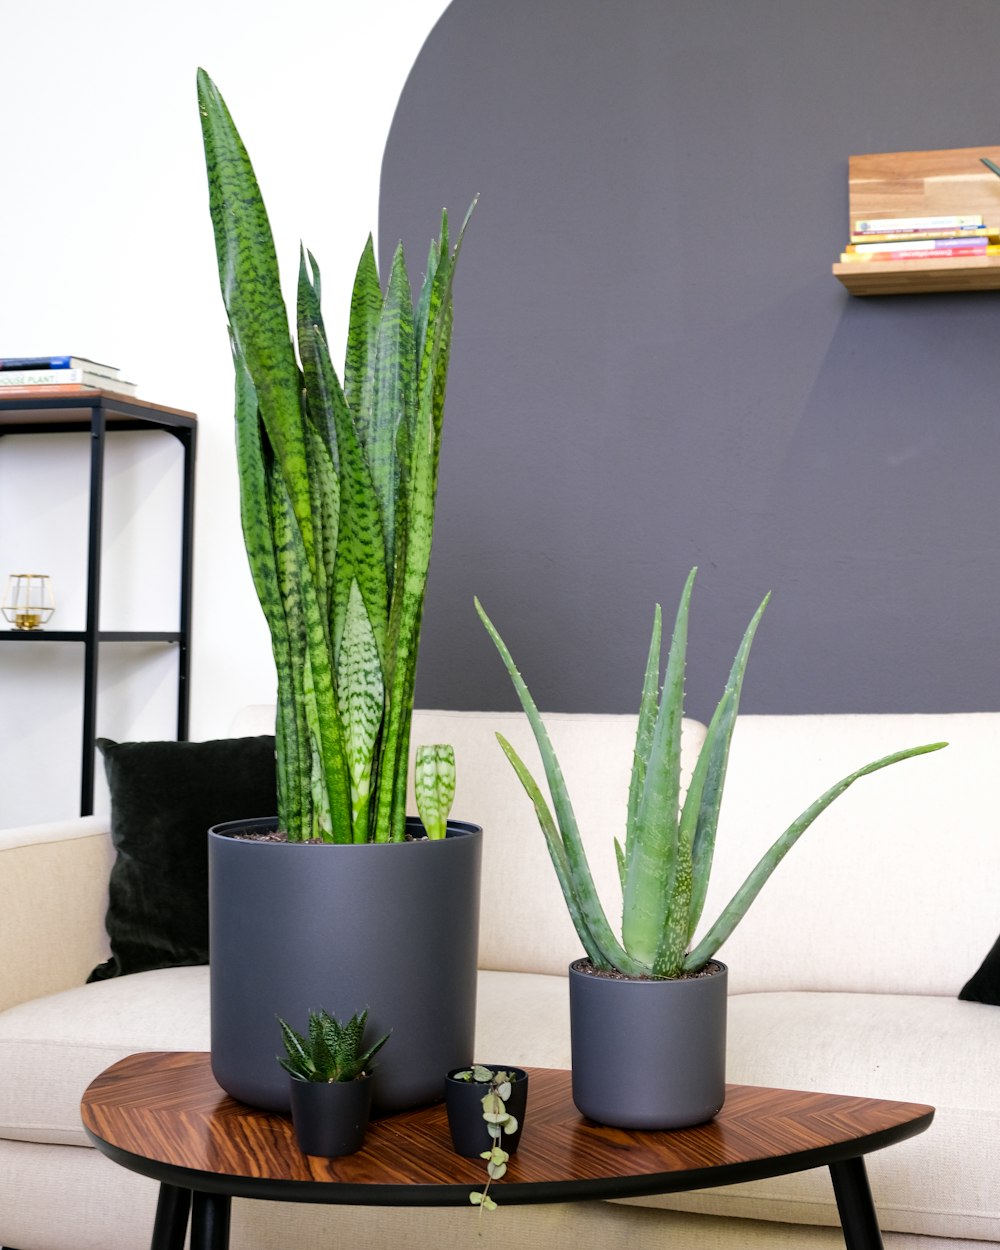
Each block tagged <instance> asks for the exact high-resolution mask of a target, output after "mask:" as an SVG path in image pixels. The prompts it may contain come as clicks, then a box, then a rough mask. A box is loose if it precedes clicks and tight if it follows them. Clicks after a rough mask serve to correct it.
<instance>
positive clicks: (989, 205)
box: [833, 147, 1000, 295]
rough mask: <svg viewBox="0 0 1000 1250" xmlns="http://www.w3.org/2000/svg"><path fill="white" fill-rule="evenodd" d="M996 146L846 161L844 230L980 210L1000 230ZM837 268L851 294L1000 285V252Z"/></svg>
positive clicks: (871, 155)
mask: <svg viewBox="0 0 1000 1250" xmlns="http://www.w3.org/2000/svg"><path fill="white" fill-rule="evenodd" d="M983 156H988V157H989V158H990V160H992V161H994V162H996V164H998V165H1000V147H978V148H942V149H936V150H931V151H926V152H873V153H869V154H867V155H862V156H852V157H851V158H850V160H849V175H850V186H849V208H848V212H849V215H850V221H849V227H848V229H849V230H853V229H854V223H855V222H856V221H864V220H868V219H871V218H873V217H925V216H942V215H952V214H956V213H978V214H980V215H981V216H982V218H983V221H984V222H985V223H986V225H987V226H988V227H989V228H990V229H991V230H995V231H1000V177H997V175H996V174H994V173H993V172H992V171H991V170H989V169H987V168H986V166H985V165H984V164H983V163H982V161H981V160H980V158H981V157H983ZM833 272H834V274H835V275H836V276H837V277H838V278H839V279H840V281H841V282H842V283H843V284H844V286H845V287H847V289H848V290H849V291H850V292H851V294H852V295H915V294H918V293H920V292H933V291H995V290H1000V256H971V257H970V256H954V257H947V258H942V259H941V260H933V259H925V260H909V261H903V260H900V261H858V262H849V261H848V262H845V261H842V262H839V263H837V264H835V265H834V266H833Z"/></svg>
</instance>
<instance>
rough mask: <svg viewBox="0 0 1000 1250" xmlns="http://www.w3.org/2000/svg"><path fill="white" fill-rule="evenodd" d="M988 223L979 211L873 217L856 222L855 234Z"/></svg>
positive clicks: (963, 226)
mask: <svg viewBox="0 0 1000 1250" xmlns="http://www.w3.org/2000/svg"><path fill="white" fill-rule="evenodd" d="M985 224H986V223H985V222H984V221H983V219H982V216H981V215H979V214H978V213H970V214H963V215H959V216H950V217H948V216H941V217H872V218H869V219H867V220H863V221H856V222H855V223H854V233H855V234H867V233H868V232H869V231H874V232H875V233H876V234H894V233H896V232H897V231H900V230H952V231H954V230H964V229H966V228H968V227H969V226H982V225H985Z"/></svg>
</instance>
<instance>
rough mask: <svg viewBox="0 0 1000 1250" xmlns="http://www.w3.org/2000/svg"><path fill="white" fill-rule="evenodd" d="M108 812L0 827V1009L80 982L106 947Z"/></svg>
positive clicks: (106, 951)
mask: <svg viewBox="0 0 1000 1250" xmlns="http://www.w3.org/2000/svg"><path fill="white" fill-rule="evenodd" d="M108 824H109V821H108V818H107V817H103V818H102V817H97V816H83V817H77V818H73V819H70V820H64V821H60V822H57V823H54V824H46V825H30V826H26V827H23V828H19V829H4V830H0V951H2V952H3V959H2V961H0V1010H4V1009H6V1008H7V1007H13V1006H14V1005H15V1004H16V1003H21V1002H26V1001H28V1000H29V999H32V998H39V997H41V996H42V995H44V994H54V993H56V992H57V991H59V990H64V989H70V988H71V987H73V986H76V985H82V984H83V983H84V981H86V979H87V976H88V974H89V973H90V971H91V969H92V968H93V967H94V966H95V965H96V964H98V963H100V962H101V961H102V960H104V959H106V958H107V957H108V954H109V947H108V939H107V934H106V932H105V929H104V916H105V912H106V911H107V905H108V878H109V876H110V873H111V865H112V862H113V860H114V850H113V848H112V846H111V834H110V833H109V831H108Z"/></svg>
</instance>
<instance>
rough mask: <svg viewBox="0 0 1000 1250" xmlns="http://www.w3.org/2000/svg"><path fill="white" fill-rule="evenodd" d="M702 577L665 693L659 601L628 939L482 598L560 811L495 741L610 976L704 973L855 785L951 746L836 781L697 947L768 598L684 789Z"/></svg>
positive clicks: (634, 782) (622, 868)
mask: <svg viewBox="0 0 1000 1250" xmlns="http://www.w3.org/2000/svg"><path fill="white" fill-rule="evenodd" d="M696 572H697V570H696V569H692V570H691V573H690V575H689V576H688V579H687V583H686V585H685V587H684V592H683V594H682V596H681V601H680V606H679V608H678V611H677V619H676V624H675V626H674V633H673V638H672V640H671V643H670V649H669V653H668V658H667V665H666V672H665V676H664V680H663V687H662V692H659V690H658V688H659V684H660V662H661V661H660V652H661V643H660V635H661V614H660V607H659V604H657V606H656V612H655V616H654V622H653V637H652V641H651V643H650V648H649V658H648V660H647V664H646V675H645V680H644V683H643V689H642V698H641V701H640V706H639V723H638V730H637V733H636V744H635V756H634V760H633V767H632V779H631V785H630V787H629V795H628V810H627V813H626V821H625V830H626V832H625V845H624V847H623V846H622V845H621V843H620V842H619V841H618V840H617V839H616V840H615V851H616V854H617V859H618V871H619V877H620V880H621V887H622V931H621V940H620V941H619V939H618V938H617V937H616V936H615V934H614V932H613V930H612V928H611V925H610V924H609V923H608V919H607V916H606V914H605V911H604V908H603V906H602V904H601V901H600V899H599V898H598V895H597V891H596V889H595V886H594V879H593V876H592V874H591V871H590V867H589V865H588V863H587V856H586V852H585V850H584V847H583V843H582V841H581V839H580V833H579V829H578V826H577V822H576V817H575V815H574V812H573V806H572V804H571V802H570V798H569V794H568V792H567V789H566V783H565V780H564V779H563V775H562V770H561V768H560V767H559V761H558V760H557V758H556V755H555V752H554V750H553V749H552V743H551V741H550V740H549V736H548V733H547V732H546V729H545V725H544V724H543V722H542V719H541V717H540V716H539V714H538V709H537V708H536V706H535V703H534V700H533V699H532V697H531V695H530V693H529V692H528V688H527V686H526V685H525V683H524V680H523V678H522V677H521V674H520V673H519V672H518V670H517V668H516V667H515V665H514V661H513V659H512V658H511V655H510V652H509V651H508V650H507V647H506V646H505V645H504V642H503V640H502V638H501V637H500V635H499V634H498V633H497V631H496V628H495V627H494V625H493V623H492V622H491V621H490V619H489V617H488V616H487V615H486V613H485V612H484V611H483V608H482V605H481V604H480V603H479V601H478V599H477V600H476V610H477V611H478V613H479V616H480V618H481V619H482V622H483V624H484V625H485V626H486V629H487V631H488V633H489V635H490V637H491V638H492V639H493V642H494V644H495V645H496V648H497V650H498V651H499V653H500V656H501V658H502V659H503V662H504V664H505V666H506V668H507V672H508V673H509V674H510V678H511V681H512V682H513V683H514V688H515V690H516V691H517V693H518V696H519V698H520V700H521V706H522V707H523V708H524V711H525V713H526V715H527V717H528V720H529V722H530V724H531V728H532V730H533V732H534V735H535V740H536V742H537V744H538V749H539V752H540V754H541V758H542V763H543V766H544V769H545V776H546V779H547V781H548V786H549V791H550V794H551V796H552V801H553V804H554V806H555V812H556V814H555V817H553V815H552V812H551V810H550V808H549V805H548V803H547V801H546V799H545V796H544V795H543V794H542V791H541V789H540V788H539V786H538V784H537V783H536V781H535V780H534V778H533V777H532V775H531V773H530V772H529V771H528V769H527V767H526V766H525V764H524V762H523V761H522V760H521V759H520V757H519V756H518V754H517V752H516V751H515V750H514V748H513V747H512V746H511V744H510V743H509V742H508V741H507V740H506V739H505V738H504V737H503V735H502V734H499V733H498V734H497V739H498V740H499V742H500V745H501V747H502V748H503V750H504V753H505V754H506V756H507V758H508V759H509V760H510V762H511V764H512V765H513V767H514V771H515V772H516V774H517V776H518V778H519V779H520V781H521V784H522V785H523V786H524V789H525V791H526V792H527V794H528V797H529V798H530V799H531V801H532V803H533V804H534V807H535V812H536V815H537V817H538V821H539V823H540V825H541V827H542V831H543V833H544V835H545V839H546V842H547V844H548V848H549V854H550V855H551V858H552V863H553V864H554V866H555V870H556V874H557V876H558V878H559V884H560V885H561V886H562V891H563V895H564V897H565V899H566V905H567V907H568V908H569V912H570V915H571V917H572V919H573V923H574V924H575V926H576V930H577V933H578V935H579V937H580V941H581V942H582V944H583V947H584V950H585V951H586V953H587V955H588V957H589V958H590V961H591V963H592V964H593V965H594V967H595V968H598V969H600V970H604V971H610V970H612V969H616V970H617V971H619V972H621V973H623V974H624V975H626V976H631V977H661V978H671V977H679V976H683V975H684V974H685V973H692V972H697V971H698V970H699V969H701V968H703V967H704V966H705V965H706V964H707V963H708V962H709V961H710V960H711V959H712V957H713V955H714V954H715V952H716V951H717V950H718V949H719V947H720V946H721V945H722V944H723V942H725V941H726V939H727V938H728V937H729V935H730V934H731V933H732V931H733V930H734V929H735V928H736V926H737V924H739V922H740V920H742V919H743V916H744V914H745V913H746V911H747V908H748V907H749V906H750V904H751V903H752V902H753V901H754V899H755V898H756V897H757V895H758V893H759V892H760V890H761V887H762V886H763V885H764V883H765V882H766V881H767V879H768V877H770V875H771V873H772V872H773V871H774V869H775V868H776V867H777V866H778V864H779V863H780V862H781V860H782V859H783V858H784V857H785V855H786V854H787V853H788V851H789V850H790V849H791V847H792V846H793V845H794V844H795V842H796V841H798V839H799V837H801V835H802V834H803V833H804V832H805V830H806V829H808V828H809V826H810V825H811V824H812V823H813V821H814V820H815V819H816V817H817V816H819V814H820V813H821V812H822V811H824V810H825V809H826V808H827V807H829V806H830V804H831V803H832V802H833V801H834V799H836V798H837V797H838V796H839V795H841V794H843V792H844V791H845V790H846V789H847V788H848V786H851V785H853V784H854V782H855V781H857V780H858V779H859V778H860V777H865V776H867V775H868V774H869V773H874V772H878V770H879V769H881V768H886V767H888V765H890V764H897V763H899V762H900V761H901V760H905V759H909V758H910V757H911V756H914V755H923V754H925V753H927V752H928V751H937V750H940V748H941V747H943V746H946V745H947V744H946V743H944V742H934V743H930V744H928V745H926V746H918V747H911V748H909V749H908V750H905V751H897V752H895V753H894V754H892V755H887V756H885V757H884V758H883V759H880V760H876V761H875V762H874V763H872V764H866V765H865V766H864V767H863V768H859V769H858V770H857V771H856V772H853V773H851V774H850V775H849V776H847V777H844V778H843V779H842V780H841V781H838V782H837V784H836V785H834V786H831V788H830V789H829V790H827V791H826V792H825V793H824V794H822V795H821V796H820V797H819V798H818V799H817V800H816V801H815V802H814V803H813V804H811V805H810V806H809V807H807V808H806V810H805V811H804V812H803V813H802V814H801V815H800V816H799V817H798V818H797V819H796V820H794V821H793V822H792V823H791V824H790V825H789V826H788V828H787V829H786V830H785V831H784V833H783V834H781V836H780V837H779V838H778V839H777V841H776V842H775V843H774V844H773V845H772V846H771V848H770V849H769V850H768V851H767V852H766V853H765V855H764V856H763V857H762V859H761V860H760V862H759V863H758V864H757V866H756V867H755V868H754V869H753V870H752V872H751V873H750V875H749V876H748V877H747V879H746V881H744V883H743V885H742V886H740V888H739V890H737V892H736V894H735V895H734V897H733V898H732V900H731V901H730V902H729V903H728V905H727V906H726V907H725V908H723V910H722V913H721V914H720V916H719V917H718V919H717V920H716V921H715V923H714V924H713V925H711V926H710V928H709V929H708V931H707V932H706V933H705V936H704V937H703V938H702V939H701V941H700V942H699V943H698V944H697V946H694V948H693V949H692V944H693V941H694V936H695V931H696V930H697V928H698V925H699V923H700V921H701V915H702V908H703V907H704V904H705V896H706V893H707V891H708V882H709V876H710V873H711V870H712V858H713V855H714V852H715V834H716V828H717V826H718V821H719V809H720V807H721V804H722V792H723V788H724V785H725V779H726V768H727V765H728V761H729V745H730V740H731V738H732V733H733V727H734V725H735V722H736V714H737V711H738V709H739V701H740V689H741V687H742V684H743V673H744V670H745V668H746V663H747V658H748V656H749V653H750V645H751V643H752V641H753V637H754V634H755V633H756V631H757V626H758V624H759V623H760V618H761V616H762V614H763V612H764V608H765V607H766V606H767V601H768V600H767V598H765V599H764V602H763V603H762V604H761V605H760V607H759V608H758V609H757V611H756V612H755V613H754V616H753V618H752V620H751V621H750V624H749V625H748V626H747V630H746V633H745V634H744V635H743V641H742V642H741V643H740V648H739V650H738V652H737V653H736V659H735V660H734V662H733V666H732V669H731V671H730V674H729V680H728V681H727V683H726V687H725V690H724V691H723V694H722V698H721V699H720V701H719V705H718V707H717V708H716V710H715V714H714V715H713V717H712V719H711V721H710V723H709V726H708V732H707V734H706V737H705V741H704V743H703V745H702V748H701V752H700V754H699V756H698V761H697V763H696V765H695V768H694V771H693V773H692V776H691V781H690V784H689V786H688V789H687V793H686V794H682V790H681V722H682V720H683V716H684V665H685V655H686V651H687V630H688V611H689V607H690V602H691V591H692V588H693V585H694V577H695V573H696ZM768 598H769V596H768Z"/></svg>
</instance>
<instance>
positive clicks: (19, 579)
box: [0, 573, 56, 629]
mask: <svg viewBox="0 0 1000 1250" xmlns="http://www.w3.org/2000/svg"><path fill="white" fill-rule="evenodd" d="M55 610H56V603H55V599H54V598H53V596H52V580H51V578H50V577H49V575H48V573H11V575H10V577H8V578H7V590H6V592H5V593H4V597H3V604H2V605H0V611H2V612H3V614H4V616H5V617H6V619H7V620H8V621H9V622H10V624H11V625H13V626H14V628H15V629H41V627H42V626H43V625H44V624H46V622H47V621H49V620H50V619H51V617H52V613H53V612H54V611H55Z"/></svg>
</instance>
